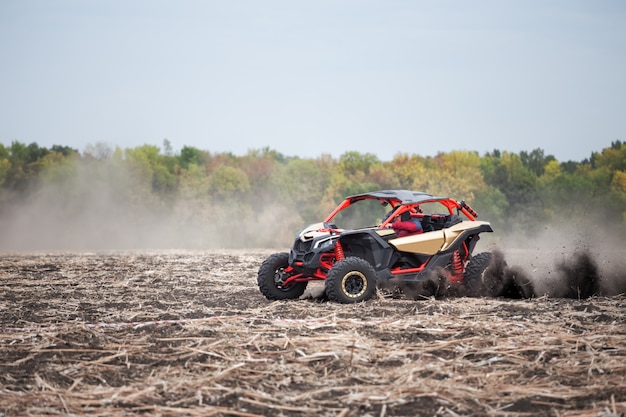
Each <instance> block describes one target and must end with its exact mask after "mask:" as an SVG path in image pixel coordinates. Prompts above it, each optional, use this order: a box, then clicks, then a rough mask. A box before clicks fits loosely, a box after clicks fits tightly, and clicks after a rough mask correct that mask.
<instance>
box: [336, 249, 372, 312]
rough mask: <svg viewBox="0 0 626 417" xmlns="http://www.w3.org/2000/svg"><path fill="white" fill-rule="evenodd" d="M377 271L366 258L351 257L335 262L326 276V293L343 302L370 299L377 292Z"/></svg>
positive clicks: (348, 302)
mask: <svg viewBox="0 0 626 417" xmlns="http://www.w3.org/2000/svg"><path fill="white" fill-rule="evenodd" d="M376 281H377V277H376V271H375V270H374V268H372V265H370V264H369V262H367V261H366V260H364V259H361V258H357V257H349V258H345V259H342V260H341V261H339V262H337V263H335V265H333V267H332V268H331V269H330V271H328V275H327V276H326V282H325V286H326V295H327V296H328V299H329V300H330V301H335V302H339V303H342V304H350V303H358V302H361V301H365V300H369V299H370V298H372V296H373V295H374V294H375V293H376Z"/></svg>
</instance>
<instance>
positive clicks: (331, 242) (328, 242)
mask: <svg viewBox="0 0 626 417" xmlns="http://www.w3.org/2000/svg"><path fill="white" fill-rule="evenodd" d="M336 240H337V238H332V237H329V238H328V239H324V240H318V241H317V242H315V244H314V245H313V248H314V249H317V248H319V249H322V248H326V247H328V246H333V245H334V244H335V241H336Z"/></svg>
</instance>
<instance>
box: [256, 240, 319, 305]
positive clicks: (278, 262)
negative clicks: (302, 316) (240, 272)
mask: <svg viewBox="0 0 626 417" xmlns="http://www.w3.org/2000/svg"><path fill="white" fill-rule="evenodd" d="M288 267H289V254H288V253H286V252H281V253H275V254H273V255H270V256H269V257H268V258H267V259H266V260H265V261H264V262H263V263H262V264H261V267H260V268H259V273H258V275H257V283H258V284H259V290H260V291H261V294H263V295H264V296H265V297H266V298H267V299H268V300H287V299H292V298H298V297H300V296H301V295H302V294H303V293H304V290H305V289H306V285H307V282H294V283H292V284H289V285H286V286H285V285H283V283H284V282H285V280H286V279H287V278H289V273H287V272H285V269H286V268H288Z"/></svg>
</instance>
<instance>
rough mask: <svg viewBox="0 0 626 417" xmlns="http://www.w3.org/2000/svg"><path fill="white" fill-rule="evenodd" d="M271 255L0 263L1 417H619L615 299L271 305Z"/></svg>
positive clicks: (13, 258)
mask: <svg viewBox="0 0 626 417" xmlns="http://www.w3.org/2000/svg"><path fill="white" fill-rule="evenodd" d="M268 254H269V252H268V251H262V250H256V251H235V250H232V251H211V252H199V251H196V252H193V251H184V252H182V251H181V252H176V251H161V252H141V253H139V252H124V253H115V252H99V253H51V254H42V253H21V254H3V255H0V288H1V290H0V334H1V343H2V345H1V348H0V349H1V355H0V361H1V367H2V370H1V372H0V416H18V415H75V416H78V415H85V416H87V415H89V416H127V415H150V416H157V415H158V416H376V417H378V416H381V417H382V416H417V415H425V416H457V415H463V416H589V417H591V416H594V417H595V416H605V417H608V416H618V415H621V414H623V413H624V412H626V317H625V315H624V312H625V305H626V303H625V302H626V298H625V297H624V296H623V295H619V294H611V295H607V296H593V297H591V298H587V299H580V300H579V299H571V298H555V297H551V296H537V297H535V298H532V299H527V300H506V299H493V298H465V297H458V298H451V297H444V298H441V299H434V298H427V299H423V300H417V301H416V300H413V299H408V298H401V299H392V298H385V297H383V296H379V297H377V298H376V299H373V300H370V301H367V302H365V303H361V304H357V305H338V304H334V303H329V302H324V301H317V300H313V299H303V300H297V301H289V302H286V301H280V302H270V301H268V300H266V299H265V298H264V297H263V296H262V295H261V294H260V293H259V291H258V289H257V286H256V272H257V270H258V267H259V265H260V263H261V262H262V261H263V259H264V258H265V257H266V256H267V255H268Z"/></svg>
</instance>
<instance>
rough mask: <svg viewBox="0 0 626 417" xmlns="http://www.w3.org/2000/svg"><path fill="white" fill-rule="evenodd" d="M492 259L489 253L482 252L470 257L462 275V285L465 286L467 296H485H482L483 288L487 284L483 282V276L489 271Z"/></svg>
mask: <svg viewBox="0 0 626 417" xmlns="http://www.w3.org/2000/svg"><path fill="white" fill-rule="evenodd" d="M492 259H493V254H492V253H491V252H483V253H479V254H477V255H475V256H472V258H471V259H470V261H469V262H468V263H467V266H466V267H465V272H464V274H463V285H464V286H465V288H466V290H467V293H468V295H471V296H480V295H487V294H483V293H484V292H485V287H486V286H487V283H486V282H485V274H486V273H487V270H488V269H489V265H490V264H491V260H492Z"/></svg>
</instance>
